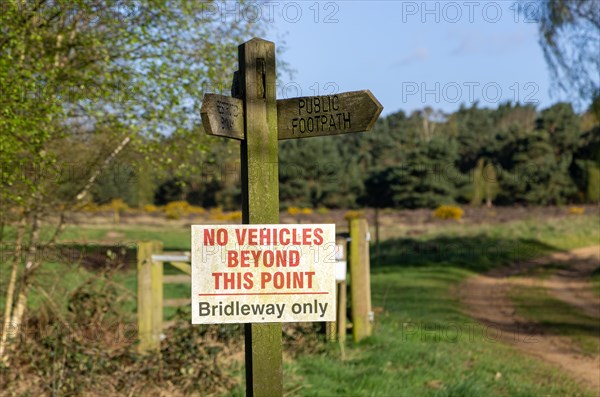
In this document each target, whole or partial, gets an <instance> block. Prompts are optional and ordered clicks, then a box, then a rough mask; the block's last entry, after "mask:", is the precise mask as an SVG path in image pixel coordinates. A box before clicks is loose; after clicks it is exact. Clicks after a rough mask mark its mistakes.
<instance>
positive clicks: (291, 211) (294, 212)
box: [287, 207, 302, 216]
mask: <svg viewBox="0 0 600 397" xmlns="http://www.w3.org/2000/svg"><path fill="white" fill-rule="evenodd" d="M287 212H288V214H290V215H291V216H296V215H298V214H300V213H301V212H302V209H301V208H299V207H289V208H288V209H287Z"/></svg>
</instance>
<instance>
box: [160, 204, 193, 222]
mask: <svg viewBox="0 0 600 397" xmlns="http://www.w3.org/2000/svg"><path fill="white" fill-rule="evenodd" d="M189 209H190V205H189V204H188V202H187V201H171V202H170V203H168V204H167V205H166V206H165V215H166V216H167V219H181V218H182V217H184V216H186V215H187V214H189V212H190V210H189Z"/></svg>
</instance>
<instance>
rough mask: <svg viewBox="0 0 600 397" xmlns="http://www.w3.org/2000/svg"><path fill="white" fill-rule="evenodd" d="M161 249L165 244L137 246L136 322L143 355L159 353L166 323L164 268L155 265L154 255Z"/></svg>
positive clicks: (151, 243) (141, 242)
mask: <svg viewBox="0 0 600 397" xmlns="http://www.w3.org/2000/svg"><path fill="white" fill-rule="evenodd" d="M162 248H163V244H162V242H160V241H140V242H138V249H137V274H138V277H137V280H138V283H137V322H138V337H139V340H140V344H139V346H138V351H139V352H140V353H146V352H148V351H150V350H159V349H160V334H161V332H162V322H163V285H162V276H163V264H162V262H154V261H152V255H153V254H158V253H160V252H161V251H162Z"/></svg>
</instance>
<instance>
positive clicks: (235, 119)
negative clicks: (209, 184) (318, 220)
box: [200, 38, 383, 397]
mask: <svg viewBox="0 0 600 397" xmlns="http://www.w3.org/2000/svg"><path fill="white" fill-rule="evenodd" d="M238 62H239V71H238V72H236V74H235V77H234V83H233V87H232V96H233V97H225V96H222V95H216V94H205V95H204V98H203V103H202V108H201V109H200V113H201V117H202V124H203V126H204V129H205V131H206V132H207V133H208V134H210V135H217V136H222V137H228V138H233V139H238V140H240V141H241V151H240V156H241V172H242V179H241V180H242V221H243V223H244V224H277V223H279V181H278V178H279V168H278V156H277V141H278V139H290V138H304V137H312V136H327V135H335V134H345V133H350V132H359V131H366V130H368V129H370V128H371V127H372V126H373V124H374V123H375V121H376V120H377V117H378V116H379V114H380V113H381V111H382V110H383V107H382V106H381V104H380V103H379V102H378V101H377V99H375V97H374V96H373V95H372V94H371V92H370V91H356V92H347V93H341V94H335V95H324V96H313V97H302V98H292V99H285V100H281V101H277V100H276V98H275V80H276V74H275V44H274V43H272V42H270V41H266V40H262V39H257V38H254V39H252V40H250V41H248V42H246V43H244V44H242V45H240V46H239V48H238ZM245 345H246V395H247V396H253V397H254V396H256V397H259V396H260V397H268V396H282V395H283V379H282V354H281V353H282V350H281V323H250V324H246V325H245Z"/></svg>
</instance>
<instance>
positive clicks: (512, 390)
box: [0, 216, 600, 396]
mask: <svg viewBox="0 0 600 397" xmlns="http://www.w3.org/2000/svg"><path fill="white" fill-rule="evenodd" d="M599 232H600V230H599V228H598V223H597V218H596V217H595V216H578V217H569V218H561V219H545V220H543V221H540V220H537V219H529V220H523V221H516V222H511V223H505V224H497V225H482V226H465V225H461V224H457V223H454V222H449V223H447V224H446V225H441V226H440V227H438V228H436V229H433V230H432V231H431V232H429V233H425V234H421V235H418V236H416V237H408V236H405V237H399V238H396V239H390V240H386V241H383V242H382V244H381V252H382V255H381V257H380V258H379V259H378V260H377V261H376V260H375V259H373V260H372V264H373V265H372V294H373V306H374V307H375V308H378V313H377V314H376V322H375V327H374V335H373V336H372V337H370V338H368V339H367V340H365V341H363V342H361V343H359V344H354V343H352V342H351V341H350V340H349V341H348V342H347V343H346V345H345V346H344V347H343V349H342V348H341V347H340V346H339V345H338V344H330V345H329V346H328V347H327V349H326V352H325V353H323V354H318V355H314V354H307V355H300V356H299V357H297V358H295V359H293V360H292V359H286V360H285V368H284V382H285V390H286V391H287V393H288V395H303V396H335V395H338V396H413V395H417V396H420V395H424V396H483V395H491V396H506V395H510V396H532V395H536V396H537V395H561V396H562V395H570V396H576V395H591V394H586V391H585V390H584V389H582V388H581V387H580V386H579V385H577V384H576V383H575V382H574V381H572V380H571V379H570V378H568V377H566V376H565V375H562V374H561V373H559V371H558V370H556V369H555V368H554V367H551V366H550V365H548V364H545V363H543V362H540V361H538V360H535V359H533V358H529V357H527V356H524V355H523V354H522V353H519V352H518V351H516V350H515V349H514V348H512V347H509V346H506V345H503V344H501V343H500V342H498V341H497V340H495V338H494V334H493V332H492V331H493V330H492V331H490V330H486V329H485V328H483V327H481V326H480V325H478V324H477V323H476V322H475V321H474V320H473V319H471V318H469V317H467V316H465V315H464V314H463V313H462V309H461V305H460V302H458V300H457V298H456V297H455V293H454V289H455V288H456V287H457V286H458V285H459V283H460V282H461V281H463V280H464V279H465V278H466V277H468V276H469V275H471V274H474V273H477V272H483V271H486V270H488V269H491V268H494V267H497V266H501V265H506V264H509V263H511V262H513V261H515V260H524V259H529V258H532V257H536V256H540V255H544V254H547V253H550V252H555V251H558V250H565V249H571V248H575V247H582V246H588V245H593V244H597V243H598V241H599V238H600V235H599ZM140 239H160V240H162V241H163V242H164V244H165V248H166V249H171V250H186V249H189V246H190V239H189V231H188V229H185V228H173V229H164V228H158V227H155V228H144V230H140V229H136V228H132V227H130V226H121V227H83V226H77V227H75V226H72V227H68V228H67V229H66V232H65V234H64V235H63V236H62V240H61V241H62V242H69V243H73V242H78V243H88V244H92V243H97V242H102V243H103V244H108V245H110V244H111V243H112V244H122V245H127V246H132V245H134V244H135V241H137V240H140ZM373 255H374V252H372V256H373ZM375 262H377V263H378V264H375ZM2 266H3V267H4V268H3V269H2V272H3V274H4V269H6V267H5V266H7V265H6V264H2ZM165 272H166V273H174V272H176V270H174V269H169V267H168V266H167V267H166V269H165ZM95 274H96V273H95V271H92V270H85V269H83V268H81V267H80V266H77V264H73V265H65V264H58V263H47V264H45V265H44V266H43V268H42V272H41V273H40V277H39V278H38V281H37V283H36V287H35V288H36V290H35V291H34V294H32V297H31V300H30V307H31V310H32V312H35V311H36V310H38V309H39V308H40V307H42V306H43V303H44V302H47V301H48V300H49V298H50V299H51V301H52V302H53V305H56V306H57V307H58V308H60V309H61V310H64V309H65V307H66V302H67V297H68V294H69V292H70V291H73V290H74V289H75V288H77V287H78V286H79V285H81V284H82V283H83V282H85V281H86V280H90V279H93V278H94V277H95ZM595 279H596V283H597V284H596V285H597V286H598V285H600V283H599V282H600V278H599V277H598V275H596V278H595ZM113 280H114V282H116V284H117V288H118V289H119V291H121V296H122V301H121V302H120V303H119V304H120V305H121V307H122V308H123V309H125V312H126V313H128V314H127V317H128V320H129V321H135V310H136V300H135V291H136V271H135V264H134V263H129V264H128V266H127V267H126V268H125V269H122V270H118V271H117V272H116V273H115V275H114V277H113ZM4 289H5V285H4V284H3V285H2V292H4ZM188 296H189V287H188V286H187V285H169V284H167V285H166V286H165V297H166V298H176V297H188ZM536 296H538V297H539V295H536ZM530 298H531V297H530V296H525V295H524V292H521V293H520V295H517V297H516V298H515V299H530ZM0 299H2V300H0V303H2V304H3V299H4V294H2V298H0ZM540 299H541V300H540V301H539V304H540V305H554V304H555V302H550V301H549V300H548V299H549V298H546V297H543V296H542V297H541V298H540ZM561 313H562V312H561ZM172 314H173V310H170V311H166V312H165V315H166V317H170V316H171V315H172ZM529 315H532V314H531V313H529ZM563 315H564V316H566V317H561V318H560V320H561V321H563V320H564V321H565V322H568V321H569V318H567V317H569V316H571V315H570V314H568V313H563ZM538 319H539V320H541V321H543V320H544V319H543V318H538ZM573 336H574V337H575V338H579V340H580V342H581V343H582V344H583V345H584V346H585V347H586V348H587V349H594V348H597V347H594V346H595V345H593V343H597V340H596V341H595V342H594V339H593V338H591V339H590V338H589V335H584V336H583V337H580V335H577V334H574V335H573ZM315 337H316V336H315ZM350 339H351V338H350ZM590 343H592V344H590ZM234 367H235V368H236V369H235V370H234V376H236V377H238V379H239V385H240V386H239V387H237V388H236V389H235V390H232V391H231V394H232V395H243V379H242V374H243V371H242V369H241V368H240V367H239V365H238V366H235V365H234Z"/></svg>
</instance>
